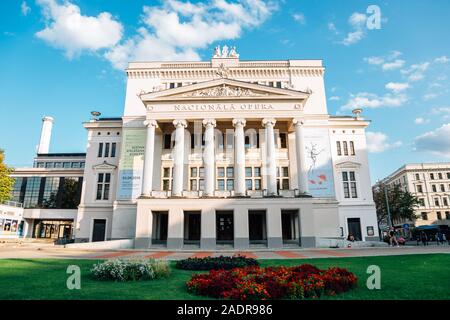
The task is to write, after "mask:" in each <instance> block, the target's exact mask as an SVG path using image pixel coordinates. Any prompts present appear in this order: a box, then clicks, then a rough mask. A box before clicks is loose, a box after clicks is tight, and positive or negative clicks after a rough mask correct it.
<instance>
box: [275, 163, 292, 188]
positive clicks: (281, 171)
mask: <svg viewBox="0 0 450 320" xmlns="http://www.w3.org/2000/svg"><path fill="white" fill-rule="evenodd" d="M277 189H278V190H289V167H277Z"/></svg>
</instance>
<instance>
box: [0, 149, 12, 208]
mask: <svg viewBox="0 0 450 320" xmlns="http://www.w3.org/2000/svg"><path fill="white" fill-rule="evenodd" d="M4 159H5V152H4V151H3V150H2V149H0V203H2V202H4V201H6V200H9V199H10V198H11V190H12V187H13V185H14V179H13V178H11V177H10V176H9V175H10V174H11V172H13V169H12V168H10V167H8V166H7V165H6V164H5V163H3V161H4Z"/></svg>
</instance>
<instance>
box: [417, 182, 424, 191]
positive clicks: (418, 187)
mask: <svg viewBox="0 0 450 320" xmlns="http://www.w3.org/2000/svg"><path fill="white" fill-rule="evenodd" d="M417 192H418V193H423V188H422V185H420V184H418V185H417Z"/></svg>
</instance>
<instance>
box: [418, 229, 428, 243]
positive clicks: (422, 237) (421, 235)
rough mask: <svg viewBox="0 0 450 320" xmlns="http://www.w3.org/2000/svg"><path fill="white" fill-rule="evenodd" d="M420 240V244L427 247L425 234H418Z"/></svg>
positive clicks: (423, 232)
mask: <svg viewBox="0 0 450 320" xmlns="http://www.w3.org/2000/svg"><path fill="white" fill-rule="evenodd" d="M420 240H422V244H423V245H424V246H427V245H428V238H427V234H426V233H425V231H422V232H421V233H420Z"/></svg>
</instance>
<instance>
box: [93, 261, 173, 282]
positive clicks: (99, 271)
mask: <svg viewBox="0 0 450 320" xmlns="http://www.w3.org/2000/svg"><path fill="white" fill-rule="evenodd" d="M169 274H170V267H169V264H168V262H167V261H160V260H152V259H150V260H121V259H115V260H108V261H105V262H101V263H97V264H94V266H93V267H92V269H91V276H92V278H94V279H96V280H114V281H137V280H152V279H156V278H162V277H167V276H169Z"/></svg>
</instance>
